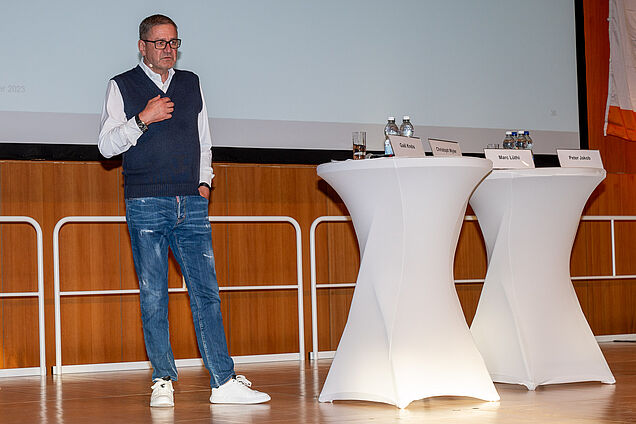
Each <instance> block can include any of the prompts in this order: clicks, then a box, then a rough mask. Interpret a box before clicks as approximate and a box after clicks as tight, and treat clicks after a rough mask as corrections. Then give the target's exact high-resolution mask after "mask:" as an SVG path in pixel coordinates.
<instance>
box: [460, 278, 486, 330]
mask: <svg viewBox="0 0 636 424" xmlns="http://www.w3.org/2000/svg"><path fill="white" fill-rule="evenodd" d="M482 287H483V284H482V283H461V284H455V289H457V296H458V297H459V303H460V304H461V305H462V311H463V312H464V317H465V318H466V323H467V324H468V326H470V324H472V322H473V318H475V313H476V312H477V305H478V304H479V297H480V296H481V289H482Z"/></svg>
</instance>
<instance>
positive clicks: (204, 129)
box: [198, 87, 214, 186]
mask: <svg viewBox="0 0 636 424" xmlns="http://www.w3.org/2000/svg"><path fill="white" fill-rule="evenodd" d="M199 89H200V90H201V100H202V101H203V107H202V108H201V112H199V116H198V127H199V143H200V147H201V164H200V168H199V170H200V172H199V183H206V184H208V185H210V186H211V185H212V178H214V171H213V170H212V136H211V135H210V121H209V120H208V110H207V108H206V106H205V98H204V97H203V89H202V88H200V87H199Z"/></svg>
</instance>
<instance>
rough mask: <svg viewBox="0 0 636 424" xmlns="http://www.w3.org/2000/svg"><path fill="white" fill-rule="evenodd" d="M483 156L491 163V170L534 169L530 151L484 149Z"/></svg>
mask: <svg viewBox="0 0 636 424" xmlns="http://www.w3.org/2000/svg"><path fill="white" fill-rule="evenodd" d="M484 154H485V155H486V159H490V160H491V161H492V167H493V169H525V168H534V158H533V157H532V151H531V150H513V149H484Z"/></svg>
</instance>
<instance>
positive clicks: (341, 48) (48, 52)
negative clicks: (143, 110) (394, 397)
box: [0, 0, 579, 154]
mask: <svg viewBox="0 0 636 424" xmlns="http://www.w3.org/2000/svg"><path fill="white" fill-rule="evenodd" d="M154 13H162V14H166V15H168V16H170V17H171V18H172V19H174V20H175V22H176V23H177V25H178V26H179V36H180V38H182V39H183V44H182V46H181V48H180V49H179V58H178V62H177V68H181V69H188V70H192V71H195V72H196V73H197V74H199V76H200V78H201V81H202V87H203V91H204V93H205V97H206V102H207V107H208V113H209V118H210V123H211V126H212V134H213V145H214V146H217V147H246V148H254V147H257V148H281V149H332V150H346V149H350V138H351V131H356V130H366V131H367V133H368V136H367V137H368V141H367V143H368V145H369V148H370V149H371V150H382V141H383V134H382V130H383V127H384V123H385V122H386V118H387V116H390V115H391V116H396V117H398V121H399V120H400V118H401V116H402V115H410V116H411V121H412V122H413V123H414V125H415V133H416V135H417V136H419V137H421V138H422V139H426V138H429V137H432V138H441V139H447V140H455V141H459V142H460V143H461V148H462V150H463V151H464V152H473V153H477V152H481V151H482V149H483V148H484V147H485V146H486V144H489V143H501V140H502V139H503V137H504V132H505V130H506V129H527V130H529V131H531V134H532V137H533V139H534V142H535V149H534V150H535V153H543V154H554V153H555V149H556V148H557V147H559V148H579V118H578V91H577V70H576V37H575V17H574V1H573V0H532V1H528V0H479V1H475V0H447V1H440V0H394V1H387V0H320V1H317V0H316V1H304V0H261V1H257V0H249V1H248V0H232V1H230V0H227V1H218V0H205V1H203V0H199V1H190V0H184V1H162V0H158V1H154V2H152V3H150V2H147V1H144V2H141V1H130V0H126V1H124V0H111V1H108V2H87V1H80V0H61V1H57V2H49V1H41V0H22V1H7V2H4V3H3V5H2V14H3V19H2V25H1V26H0V38H1V39H2V40H3V41H4V46H3V50H4V52H3V59H2V66H1V68H2V71H0V148H2V143H40V144H41V143H52V144H79V145H96V144H97V132H98V126H99V116H100V113H101V109H102V104H103V100H104V95H105V92H106V84H107V81H108V80H109V79H110V78H111V77H112V76H114V75H116V74H118V73H120V72H123V71H125V70H127V69H130V68H132V67H134V66H135V65H136V64H137V62H138V60H139V56H138V52H137V39H138V25H139V22H140V21H141V19H143V18H144V17H146V16H148V15H151V14H154ZM177 107H178V106H177ZM427 144H428V143H425V145H427ZM427 147H428V146H427Z"/></svg>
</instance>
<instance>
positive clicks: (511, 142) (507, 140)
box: [503, 131, 515, 149]
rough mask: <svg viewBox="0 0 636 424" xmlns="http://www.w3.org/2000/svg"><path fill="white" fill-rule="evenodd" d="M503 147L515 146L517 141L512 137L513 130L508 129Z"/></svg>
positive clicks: (510, 147)
mask: <svg viewBox="0 0 636 424" xmlns="http://www.w3.org/2000/svg"><path fill="white" fill-rule="evenodd" d="M503 148H504V149H514V148H515V142H514V140H513V139H512V131H506V138H504V141H503Z"/></svg>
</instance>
